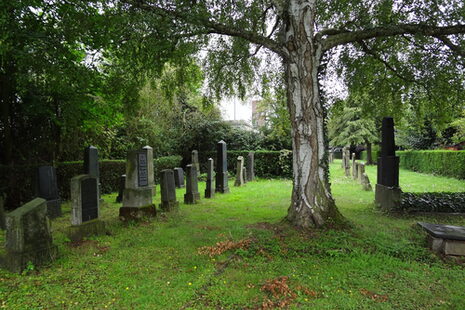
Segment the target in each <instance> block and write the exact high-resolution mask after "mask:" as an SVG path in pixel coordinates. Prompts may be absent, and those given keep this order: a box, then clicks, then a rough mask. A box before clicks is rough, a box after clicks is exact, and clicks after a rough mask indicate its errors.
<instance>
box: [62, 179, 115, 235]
mask: <svg viewBox="0 0 465 310" xmlns="http://www.w3.org/2000/svg"><path fill="white" fill-rule="evenodd" d="M98 194H99V193H98V179H97V178H96V177H95V176H91V175H88V174H81V175H78V176H75V177H73V178H72V179H71V227H69V229H68V231H67V235H68V238H69V239H70V240H71V241H73V242H77V241H81V240H82V239H84V238H87V237H90V236H94V235H103V234H105V233H106V230H105V223H104V222H102V221H100V220H99V214H100V199H99V196H98Z"/></svg>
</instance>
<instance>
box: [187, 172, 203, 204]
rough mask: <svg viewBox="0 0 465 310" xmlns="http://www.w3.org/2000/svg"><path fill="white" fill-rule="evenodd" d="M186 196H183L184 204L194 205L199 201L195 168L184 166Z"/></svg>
mask: <svg viewBox="0 0 465 310" xmlns="http://www.w3.org/2000/svg"><path fill="white" fill-rule="evenodd" d="M186 184H187V185H186V194H184V203H185V204H195V203H197V200H200V193H199V185H198V183H197V172H196V169H195V166H193V165H187V166H186Z"/></svg>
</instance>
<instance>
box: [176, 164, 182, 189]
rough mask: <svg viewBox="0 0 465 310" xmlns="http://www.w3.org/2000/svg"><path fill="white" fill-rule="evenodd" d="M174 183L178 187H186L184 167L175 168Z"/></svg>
mask: <svg viewBox="0 0 465 310" xmlns="http://www.w3.org/2000/svg"><path fill="white" fill-rule="evenodd" d="M174 183H175V185H176V187H177V188H183V187H184V170H182V168H179V167H178V168H174Z"/></svg>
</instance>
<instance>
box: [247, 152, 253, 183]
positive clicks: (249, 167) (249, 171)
mask: <svg viewBox="0 0 465 310" xmlns="http://www.w3.org/2000/svg"><path fill="white" fill-rule="evenodd" d="M253 180H255V153H254V152H249V154H247V181H253Z"/></svg>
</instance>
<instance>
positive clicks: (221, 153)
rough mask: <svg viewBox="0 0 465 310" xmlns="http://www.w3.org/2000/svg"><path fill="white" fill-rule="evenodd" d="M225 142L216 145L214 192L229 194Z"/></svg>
mask: <svg viewBox="0 0 465 310" xmlns="http://www.w3.org/2000/svg"><path fill="white" fill-rule="evenodd" d="M227 156H228V155H227V151H226V142H224V141H223V140H221V141H220V142H218V144H217V145H216V184H215V185H216V190H215V192H217V193H221V194H226V193H229V185H228V157H227Z"/></svg>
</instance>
